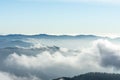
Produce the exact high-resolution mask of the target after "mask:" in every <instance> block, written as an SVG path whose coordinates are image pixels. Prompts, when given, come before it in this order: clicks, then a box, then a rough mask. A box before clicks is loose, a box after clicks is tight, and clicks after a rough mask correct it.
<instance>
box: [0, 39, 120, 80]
mask: <svg viewBox="0 0 120 80" xmlns="http://www.w3.org/2000/svg"><path fill="white" fill-rule="evenodd" d="M29 43H31V42H30V41H29ZM38 43H39V42H38ZM91 43H92V46H90V47H87V48H86V47H85V48H81V49H67V48H61V47H57V46H51V47H50V46H45V45H44V46H42V45H40V47H38V45H37V47H36V46H35V44H37V43H35V44H34V43H31V44H34V46H35V47H34V46H32V47H28V48H23V47H21V48H20V47H8V48H1V49H0V63H1V65H0V71H1V72H0V79H4V80H51V79H53V78H57V77H61V76H74V75H78V74H80V73H86V72H119V69H120V63H119V62H120V45H115V44H113V43H111V42H110V41H108V40H104V39H100V40H95V41H93V42H91ZM70 44H71V43H70ZM11 73H12V74H11Z"/></svg>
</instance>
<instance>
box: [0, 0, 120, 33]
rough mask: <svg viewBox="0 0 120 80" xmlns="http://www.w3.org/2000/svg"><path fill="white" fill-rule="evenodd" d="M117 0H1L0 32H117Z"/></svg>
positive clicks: (119, 16) (119, 7)
mask: <svg viewBox="0 0 120 80" xmlns="http://www.w3.org/2000/svg"><path fill="white" fill-rule="evenodd" d="M119 4H120V1H118V0H114V1H113V0H1V1H0V34H11V33H13V34H14V33H16V34H39V33H48V34H99V35H120V31H119V30H120V23H119V21H120V10H119V9H120V6H119Z"/></svg>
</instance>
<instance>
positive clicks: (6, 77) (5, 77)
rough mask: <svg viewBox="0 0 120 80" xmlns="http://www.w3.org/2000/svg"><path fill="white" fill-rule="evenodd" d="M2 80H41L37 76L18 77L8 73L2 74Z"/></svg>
mask: <svg viewBox="0 0 120 80" xmlns="http://www.w3.org/2000/svg"><path fill="white" fill-rule="evenodd" d="M0 80H41V79H38V78H37V77H35V76H30V77H18V76H15V75H13V74H10V73H8V72H0Z"/></svg>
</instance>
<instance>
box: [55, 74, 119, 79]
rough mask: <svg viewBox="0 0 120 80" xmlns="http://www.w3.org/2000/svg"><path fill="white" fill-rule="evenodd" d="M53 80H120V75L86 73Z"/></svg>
mask: <svg viewBox="0 0 120 80" xmlns="http://www.w3.org/2000/svg"><path fill="white" fill-rule="evenodd" d="M53 80H120V74H112V73H86V74H81V75H79V76H75V77H72V78H70V77H61V78H58V79H53Z"/></svg>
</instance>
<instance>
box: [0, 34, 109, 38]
mask: <svg viewBox="0 0 120 80" xmlns="http://www.w3.org/2000/svg"><path fill="white" fill-rule="evenodd" d="M3 37H4V38H50V39H52V38H54V39H55V38H58V39H81V38H90V39H97V38H108V37H101V36H96V35H75V36H72V35H49V34H38V35H23V34H9V35H0V38H3Z"/></svg>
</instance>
